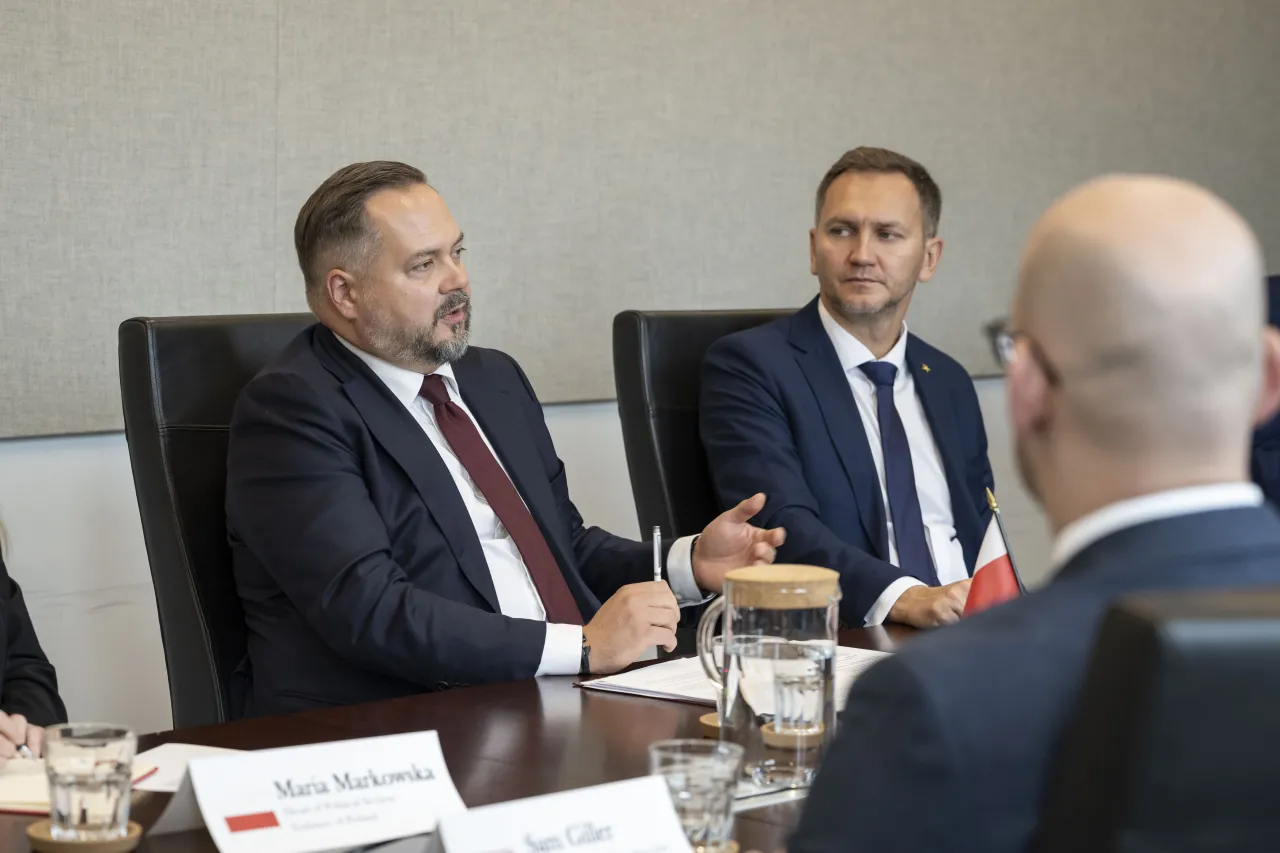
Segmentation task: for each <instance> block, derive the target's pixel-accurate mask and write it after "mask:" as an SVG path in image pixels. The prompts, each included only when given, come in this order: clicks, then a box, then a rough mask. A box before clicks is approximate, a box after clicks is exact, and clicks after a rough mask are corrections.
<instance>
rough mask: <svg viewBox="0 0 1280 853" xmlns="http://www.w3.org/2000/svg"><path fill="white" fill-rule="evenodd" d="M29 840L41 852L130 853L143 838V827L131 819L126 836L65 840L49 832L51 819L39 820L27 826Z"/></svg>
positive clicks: (33, 847)
mask: <svg viewBox="0 0 1280 853" xmlns="http://www.w3.org/2000/svg"><path fill="white" fill-rule="evenodd" d="M27 840H28V841H29V842H31V849H32V850H39V851H41V853H129V851H130V850H132V849H134V848H135V847H137V846H138V842H139V841H141V840H142V827H141V826H139V825H138V824H136V823H134V822H133V821H129V832H128V834H127V835H125V837H124V838H112V839H110V840H109V841H64V840H61V839H57V838H54V837H53V836H52V835H50V834H49V821H47V820H38V821H36V822H35V823H33V824H31V825H30V826H28V827H27Z"/></svg>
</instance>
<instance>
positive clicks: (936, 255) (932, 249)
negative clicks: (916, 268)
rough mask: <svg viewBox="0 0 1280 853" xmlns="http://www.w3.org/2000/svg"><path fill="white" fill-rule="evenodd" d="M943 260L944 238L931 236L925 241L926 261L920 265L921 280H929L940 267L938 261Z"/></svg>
mask: <svg viewBox="0 0 1280 853" xmlns="http://www.w3.org/2000/svg"><path fill="white" fill-rule="evenodd" d="M940 260H942V238H941V237H930V238H929V239H928V240H925V241H924V263H922V264H921V265H920V276H919V280H920V281H928V280H929V279H931V278H933V274H934V273H935V272H936V271H937V269H938V261H940Z"/></svg>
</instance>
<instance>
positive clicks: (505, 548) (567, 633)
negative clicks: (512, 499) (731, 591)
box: [335, 335, 703, 675]
mask: <svg viewBox="0 0 1280 853" xmlns="http://www.w3.org/2000/svg"><path fill="white" fill-rule="evenodd" d="M335 337H337V338H338V340H339V341H340V342H341V343H342V345H343V346H345V347H346V348H347V349H349V350H351V351H352V352H353V353H355V354H356V356H357V357H358V358H359V359H360V360H361V361H363V362H364V363H365V364H366V365H368V366H369V369H370V370H372V371H373V373H374V375H375V376H377V377H378V378H379V379H381V380H382V382H383V384H384V385H386V386H387V390H389V391H390V392H391V394H392V396H394V397H395V398H396V399H397V400H399V401H400V403H401V404H402V405H403V406H404V407H405V408H406V409H408V410H409V414H411V415H412V416H413V419H414V420H415V421H417V422H418V425H419V426H421V427H422V431H423V432H425V433H426V434H427V438H429V439H430V440H431V444H432V445H433V446H434V447H435V449H436V451H437V452H438V453H439V454H440V459H441V460H442V461H443V462H444V465H445V467H446V468H447V469H449V475H450V476H451V477H452V478H453V483H454V485H455V486H457V488H458V493H459V494H460V495H461V496H462V502H463V504H464V505H465V506H466V508H467V514H468V515H470V516H471V523H472V524H473V525H475V528H476V536H477V537H479V539H480V547H481V548H482V549H484V557H485V562H487V563H488V564H489V574H490V575H491V576H492V577H493V589H494V592H495V593H496V594H497V597H498V610H499V612H500V613H502V615H503V616H510V617H512V618H515V619H535V620H537V621H539V622H544V621H546V618H547V612H546V610H545V609H543V606H542V597H541V596H540V595H538V589H537V587H535V586H534V584H533V577H532V576H531V575H530V574H529V570H528V568H526V566H525V564H524V559H523V558H522V557H521V556H520V551H519V549H517V548H516V543H515V540H514V539H512V538H511V534H509V533H508V532H507V529H506V528H505V527H504V526H503V525H502V522H501V521H499V520H498V515H497V513H495V512H494V511H493V509H492V508H491V507H490V506H489V502H488V501H487V500H485V497H484V495H483V494H482V493H481V491H480V489H479V488H478V487H477V486H476V484H475V482H474V481H473V480H472V479H471V475H470V474H468V473H467V469H466V468H464V467H463V465H462V462H461V460H459V459H458V457H457V455H456V454H454V452H453V448H452V447H450V446H449V442H448V441H446V440H445V437H444V434H443V433H442V432H441V431H440V427H439V425H438V424H437V423H436V413H435V408H434V407H433V406H432V405H431V404H430V403H429V402H427V401H426V400H425V399H423V398H422V397H420V396H419V392H420V391H421V390H422V379H423V374H421V373H417V372H416V371H413V370H406V369H405V368H403V367H398V366H396V365H394V364H391V363H390V362H387V361H384V360H382V359H380V358H378V357H377V356H374V355H370V354H369V353H367V352H365V351H363V350H361V349H359V348H358V347H356V346H354V345H353V344H351V343H350V342H349V341H346V340H344V339H343V338H342V337H341V336H337V335H335ZM435 373H436V375H438V376H441V377H443V378H444V384H445V387H446V388H447V389H448V390H449V399H450V401H452V402H454V403H456V404H457V405H458V407H459V408H461V409H462V411H464V412H466V413H467V417H469V418H471V422H472V423H473V424H475V426H476V431H477V432H479V433H480V438H482V439H483V440H484V443H485V446H486V447H488V448H489V452H490V453H493V458H494V459H495V460H497V462H498V465H500V466H502V470H503V472H504V473H506V466H504V465H502V459H501V457H499V456H498V454H497V453H494V450H493V445H492V444H490V442H489V437H488V436H487V435H485V434H484V430H483V429H481V427H480V422H479V421H477V420H476V418H475V416H474V415H473V414H472V413H471V410H470V409H469V408H467V404H466V403H465V402H463V400H462V395H461V393H460V392H459V390H458V380H457V378H456V377H455V376H454V375H453V365H451V364H444V365H441V366H440V367H439V368H437V369H436V371H435ZM507 476H508V477H510V476H511V475H510V474H509V473H508V474H507ZM521 499H522V500H523V496H522V498H521ZM667 581H668V583H669V584H670V585H671V591H672V592H673V593H675V596H676V598H677V600H678V601H679V602H680V604H681V605H682V606H683V605H687V604H697V603H699V602H701V601H702V600H703V596H702V593H701V592H700V591H699V590H698V585H697V583H696V582H695V581H694V579H693V537H692V536H685V537H683V538H680V539H677V540H676V541H675V542H674V543H672V545H671V551H670V553H669V554H668V555H667ZM581 661H582V626H581V625H561V624H557V623H554V622H553V623H548V625H547V637H546V640H545V642H544V643H543V645H542V660H541V661H540V663H539V664H538V671H537V673H536V674H537V675H576V674H577V673H578V670H579V666H580V663H581Z"/></svg>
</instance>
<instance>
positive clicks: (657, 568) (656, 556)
mask: <svg viewBox="0 0 1280 853" xmlns="http://www.w3.org/2000/svg"><path fill="white" fill-rule="evenodd" d="M653 582H654V583H661V582H662V528H661V527H659V526H658V525H656V524H655V525H654V526H653Z"/></svg>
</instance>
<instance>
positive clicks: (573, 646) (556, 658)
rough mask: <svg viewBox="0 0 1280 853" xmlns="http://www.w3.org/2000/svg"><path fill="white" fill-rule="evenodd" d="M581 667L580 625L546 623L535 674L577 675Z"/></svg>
mask: <svg viewBox="0 0 1280 853" xmlns="http://www.w3.org/2000/svg"><path fill="white" fill-rule="evenodd" d="M580 669H582V626H581V625H561V624H560V623H558V622H548V623H547V638H546V640H544V641H543V643H542V661H541V662H540V663H539V664H538V671H537V672H535V673H534V675H535V676H537V675H577V674H578V671H579V670H580Z"/></svg>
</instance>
